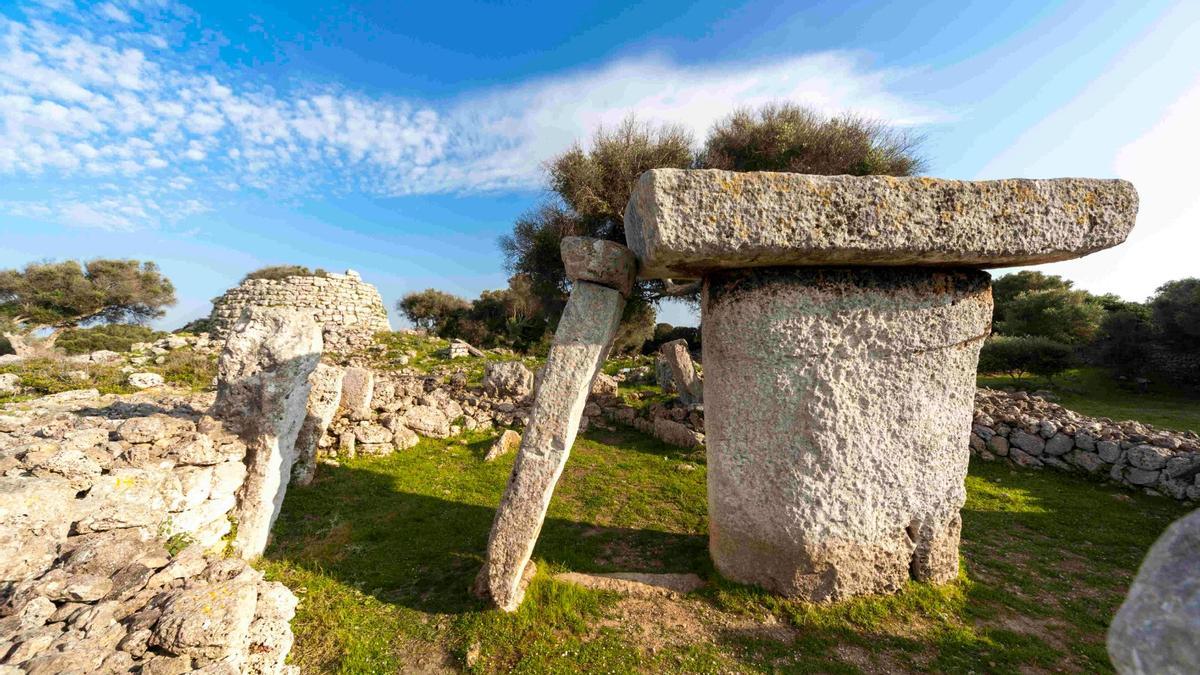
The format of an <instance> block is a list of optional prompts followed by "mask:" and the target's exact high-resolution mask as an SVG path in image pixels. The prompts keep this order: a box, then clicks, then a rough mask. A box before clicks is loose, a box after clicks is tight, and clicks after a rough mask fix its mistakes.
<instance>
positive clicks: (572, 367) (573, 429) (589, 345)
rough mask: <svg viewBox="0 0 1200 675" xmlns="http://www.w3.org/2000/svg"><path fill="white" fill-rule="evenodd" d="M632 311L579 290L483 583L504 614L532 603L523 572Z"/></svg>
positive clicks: (609, 294) (500, 514) (594, 289)
mask: <svg viewBox="0 0 1200 675" xmlns="http://www.w3.org/2000/svg"><path fill="white" fill-rule="evenodd" d="M624 308H625V298H624V297H623V296H622V295H621V293H620V291H617V290H614V289H611V288H607V287H605V286H600V285H598V284H594V283H591V282H588V281H576V282H575V284H574V286H573V288H572V289H571V297H570V299H569V300H568V301H567V307H566V310H565V311H564V312H563V316H562V320H561V321H560V322H559V324H558V330H557V331H556V332H555V334H554V344H553V345H552V346H551V347H550V355H549V358H548V359H547V360H546V366H545V368H544V369H543V375H542V380H541V383H540V385H539V386H538V393H537V398H536V399H535V401H534V404H533V411H532V413H531V414H530V418H529V424H528V425H527V426H526V429H525V434H524V436H523V437H522V439H521V448H520V450H519V451H518V452H517V459H516V464H515V465H514V467H513V471H512V475H511V476H510V477H509V480H508V487H507V488H506V489H505V491H504V497H503V498H502V499H501V500H500V506H499V508H498V509H497V510H496V519H495V521H494V522H493V524H492V531H491V535H490V536H489V537H488V554H487V562H486V563H485V565H484V568H483V569H482V570H481V571H480V580H479V582H480V583H479V584H478V585H479V586H482V587H485V588H486V589H487V593H488V595H490V598H491V600H492V602H494V603H495V604H496V606H498V607H499V608H500V609H503V610H505V611H509V612H511V611H514V610H516V609H517V607H518V606H519V605H520V604H521V600H522V599H523V598H524V595H525V589H524V588H523V587H522V584H521V580H522V575H523V573H524V571H525V567H526V565H527V564H528V563H529V559H530V557H531V556H532V555H533V547H534V544H536V543H537V537H538V534H539V533H540V532H541V529H542V522H543V521H544V520H545V517H546V509H547V508H548V507H549V505H550V497H551V495H553V493H554V486H555V485H556V484H557V483H558V477H559V476H560V475H561V474H562V470H563V466H564V465H565V464H566V462H567V455H568V454H569V453H570V451H571V445H572V444H573V443H574V442H575V435H576V434H577V433H578V431H579V421H580V418H581V417H582V416H583V408H584V406H586V405H587V397H588V393H589V391H590V390H591V385H592V379H593V378H594V377H595V375H596V373H597V372H598V371H599V370H600V366H601V365H603V363H604V359H605V358H606V357H607V355H608V350H609V348H610V347H611V345H612V340H613V337H614V336H615V335H616V333H617V325H618V324H619V323H620V321H621V312H622V311H623V310H624Z"/></svg>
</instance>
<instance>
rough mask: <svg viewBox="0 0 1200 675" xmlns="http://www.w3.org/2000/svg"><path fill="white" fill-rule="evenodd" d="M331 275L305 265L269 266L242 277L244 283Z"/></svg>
mask: <svg viewBox="0 0 1200 675" xmlns="http://www.w3.org/2000/svg"><path fill="white" fill-rule="evenodd" d="M325 276H329V273H328V272H326V271H325V270H323V269H321V268H319V267H318V268H317V269H316V270H310V269H308V268H307V267H305V266H303V265H268V266H267V267H260V268H259V269H256V270H254V271H253V272H251V273H249V274H247V275H246V276H244V277H242V281H248V280H250V279H287V278H288V277H325Z"/></svg>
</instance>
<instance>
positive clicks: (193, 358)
mask: <svg viewBox="0 0 1200 675" xmlns="http://www.w3.org/2000/svg"><path fill="white" fill-rule="evenodd" d="M125 365H126V363H125V362H124V361H118V362H116V363H107V364H98V363H76V362H72V361H67V360H65V359H59V358H37V359H25V360H24V361H18V362H16V363H9V364H4V365H0V373H15V374H17V375H19V376H20V378H21V387H22V388H23V389H24V391H23V392H22V393H20V394H17V395H11V396H0V403H12V402H15V401H23V400H27V399H31V398H36V397H39V396H47V395H49V394H57V393H60V392H64V391H70V390H72V389H97V390H99V392H100V393H101V394H132V393H134V392H136V391H137V389H135V388H133V387H131V386H129V375H128V374H126V373H124V372H121V368H122V367H123V366H125ZM76 372H84V373H87V378H86V379H77V378H75V377H73V376H72V373H76ZM134 372H152V373H159V374H161V375H162V376H163V380H164V381H165V382H166V383H167V384H171V385H175V386H179V387H185V388H188V389H191V390H192V391H203V390H205V389H211V388H212V380H213V377H214V376H216V374H217V357H216V356H215V355H209V354H200V353H198V352H195V351H193V350H192V349H191V348H190V347H185V348H182V349H176V350H173V351H171V352H168V353H167V354H166V355H164V357H163V363H162V364H155V363H153V362H149V363H146V364H145V365H142V366H137V368H136V370H135V371H134Z"/></svg>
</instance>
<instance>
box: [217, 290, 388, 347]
mask: <svg viewBox="0 0 1200 675" xmlns="http://www.w3.org/2000/svg"><path fill="white" fill-rule="evenodd" d="M280 306H283V307H293V308H297V309H311V310H312V311H313V316H314V317H315V318H316V320H317V322H318V323H320V324H322V325H323V326H324V327H325V336H324V338H325V349H326V350H328V351H333V352H348V351H351V350H353V349H356V348H360V347H364V346H366V345H369V344H371V340H372V337H373V336H374V335H375V333H378V332H381V331H389V330H391V325H390V324H389V323H388V318H387V308H386V307H384V304H383V298H382V297H381V296H380V295H379V291H378V290H376V289H375V287H374V286H372V285H371V284H368V283H366V282H364V281H363V280H362V278H361V277H360V276H359V275H358V273H357V272H355V271H353V270H347V271H346V273H345V274H330V275H328V276H324V277H313V276H296V277H288V278H286V279H248V280H246V281H244V282H242V283H241V284H240V285H238V286H236V287H234V288H231V289H229V290H228V291H226V292H225V294H224V295H222V296H221V297H219V298H217V299H216V300H214V301H213V311H212V316H211V319H212V324H213V328H212V331H213V339H215V340H217V341H218V342H223V341H224V340H225V338H226V337H227V336H228V334H229V331H230V329H231V328H232V327H233V325H234V323H235V322H237V320H238V318H239V317H240V316H241V314H242V310H243V309H245V308H246V307H280Z"/></svg>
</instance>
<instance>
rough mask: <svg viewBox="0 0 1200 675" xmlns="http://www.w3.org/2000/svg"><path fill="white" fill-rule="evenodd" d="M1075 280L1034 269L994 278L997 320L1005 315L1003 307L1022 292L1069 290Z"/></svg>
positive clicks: (993, 294) (993, 300) (993, 290)
mask: <svg viewBox="0 0 1200 675" xmlns="http://www.w3.org/2000/svg"><path fill="white" fill-rule="evenodd" d="M1073 285H1074V284H1073V282H1071V281H1069V280H1067V279H1064V278H1062V277H1060V276H1058V275H1057V274H1044V273H1042V272H1034V271H1032V270H1021V271H1020V272H1014V273H1012V274H1005V275H1004V276H1002V277H996V278H995V279H993V280H992V302H994V303H995V307H996V310H995V314H994V316H995V317H996V320H997V321H999V320H1000V318H1001V317H1002V316H1003V308H1005V307H1007V306H1008V303H1010V302H1012V301H1013V300H1015V299H1016V298H1017V296H1018V295H1021V294H1022V293H1037V292H1040V291H1055V290H1063V291H1069V290H1071V287H1072V286H1073Z"/></svg>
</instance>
